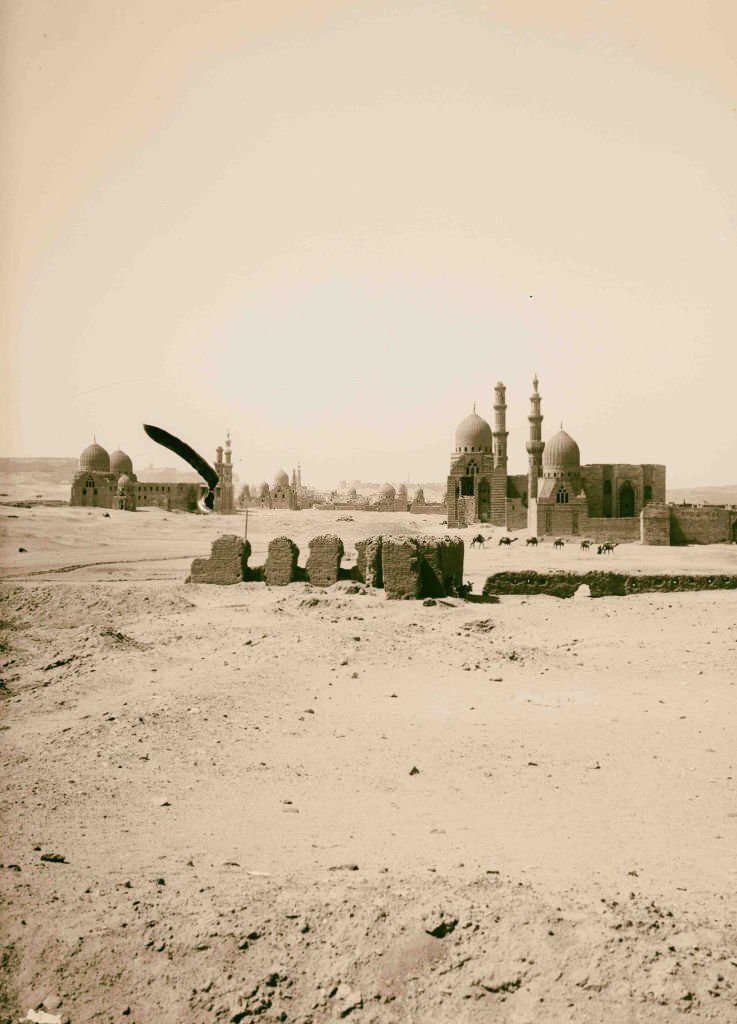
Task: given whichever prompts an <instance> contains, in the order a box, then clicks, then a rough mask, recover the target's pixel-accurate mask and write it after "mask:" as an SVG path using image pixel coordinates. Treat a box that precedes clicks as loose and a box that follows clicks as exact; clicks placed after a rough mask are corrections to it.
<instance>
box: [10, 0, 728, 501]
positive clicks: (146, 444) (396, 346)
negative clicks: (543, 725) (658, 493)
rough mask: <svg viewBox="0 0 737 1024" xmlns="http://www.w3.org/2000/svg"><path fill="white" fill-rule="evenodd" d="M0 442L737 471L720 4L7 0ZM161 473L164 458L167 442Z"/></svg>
mask: <svg viewBox="0 0 737 1024" xmlns="http://www.w3.org/2000/svg"><path fill="white" fill-rule="evenodd" d="M0 12H1V14H0V17H1V20H2V24H0V38H1V39H2V43H0V45H1V46H2V48H3V52H2V54H1V55H0V56H1V57H2V61H1V64H2V72H1V73H2V80H1V81H0V115H1V118H2V139H3V142H2V146H1V147H0V331H1V333H0V337H1V338H2V370H3V379H4V380H5V381H6V388H5V397H4V399H3V402H2V418H1V420H0V430H1V432H2V446H1V450H2V452H3V453H4V454H8V455H73V456H76V455H78V454H79V452H80V451H81V450H82V448H83V447H84V446H85V445H86V444H87V443H88V442H89V441H90V439H91V435H92V432H93V431H94V432H95V433H96V435H97V439H98V441H99V442H100V443H102V444H103V445H105V446H106V447H107V448H108V450H112V449H113V448H115V447H117V446H118V445H120V446H122V447H123V448H124V449H125V450H126V451H127V452H129V454H131V456H132V457H133V460H134V463H135V464H136V465H137V466H138V467H139V468H140V467H142V466H143V465H145V464H146V463H148V462H150V461H153V462H155V463H157V464H159V465H161V464H172V461H173V460H172V459H171V458H167V456H166V454H165V453H163V452H162V451H161V450H160V449H158V448H157V446H155V445H154V444H153V443H152V442H150V441H149V440H148V439H147V438H146V437H145V435H144V434H143V431H142V430H141V423H142V422H144V421H146V422H153V423H156V424H159V425H161V426H164V427H166V428H167V429H169V430H173V431H175V432H179V433H181V435H182V436H184V437H185V438H186V439H187V440H188V441H190V442H191V443H192V444H193V445H194V446H195V447H197V448H198V449H200V450H201V451H202V453H203V454H205V455H207V456H212V455H213V452H214V447H215V445H216V444H218V443H220V442H221V441H222V439H223V437H224V435H225V431H226V429H227V428H230V430H231V432H232V436H233V446H234V460H235V462H236V471H237V473H238V474H239V476H240V477H241V478H242V479H244V480H248V481H256V480H258V479H261V478H267V479H271V477H272V476H273V475H274V472H275V471H276V470H277V469H278V468H279V467H281V466H284V467H285V468H286V469H287V470H289V469H291V467H292V465H294V464H295V463H296V462H297V461H298V460H301V462H302V465H303V476H304V478H305V479H306V481H307V482H311V483H315V484H318V485H329V484H332V483H334V482H336V481H337V480H338V479H340V478H351V477H361V478H364V479H374V480H383V479H387V480H391V481H393V482H395V483H396V482H398V481H400V480H402V479H407V478H408V477H409V478H410V479H411V480H412V481H416V480H421V479H425V480H428V479H432V480H441V479H443V478H444V477H445V475H446V473H447V469H448V456H449V453H450V451H451V449H452V444H453V433H454V429H455V426H456V424H457V422H458V421H459V420H460V419H462V418H463V417H464V416H465V415H466V414H467V413H468V412H469V411H470V409H471V405H472V402H473V401H474V400H475V401H476V402H477V403H478V411H479V412H480V413H481V414H482V415H484V416H486V417H487V418H491V403H492V389H493V385H494V383H495V382H496V381H497V380H499V379H501V380H503V381H505V383H506V384H507V387H508V403H509V413H508V429H509V430H510V438H509V448H510V469H511V470H512V471H515V472H523V471H524V470H525V468H526V455H525V450H524V442H525V439H526V436H527V420H526V417H527V414H528V411H529V403H528V396H529V393H530V380H531V378H532V375H533V373H534V372H535V371H537V373H538V374H539V377H540V389H541V392H542V395H543V413H544V415H545V421H544V424H543V436H544V437H550V436H551V434H552V433H554V432H555V430H557V429H558V426H559V423H560V421H561V420H563V421H564V425H565V427H566V429H567V430H568V431H569V432H570V433H571V434H572V435H573V436H574V437H575V438H576V440H577V441H578V442H579V445H580V447H581V454H582V458H583V460H584V461H585V462H611V461H615V462H616V461H619V462H664V463H665V464H666V465H667V467H668V483H669V484H670V485H671V486H679V485H696V484H720V483H721V484H726V483H735V482H737V425H736V424H737V416H736V415H735V411H734V406H735V389H736V388H737V379H736V378H737V372H736V371H737V344H736V335H737V332H736V330H735V328H736V323H737V317H736V307H737V232H736V231H735V228H736V226H737V3H735V0H724V2H722V0H714V2H711V0H616V2H615V0H611V2H605V0H555V2H551V0H534V2H533V0H527V2H524V0H486V2H484V0H475V2H474V0H435V2H434V0H417V2H409V0H394V2H350V0H343V2H334V0H285V2H277V0H274V2H264V0H254V2H251V0H227V2H225V0H221V2H216V0H3V2H2V4H1V5H0ZM174 461H175V460H174Z"/></svg>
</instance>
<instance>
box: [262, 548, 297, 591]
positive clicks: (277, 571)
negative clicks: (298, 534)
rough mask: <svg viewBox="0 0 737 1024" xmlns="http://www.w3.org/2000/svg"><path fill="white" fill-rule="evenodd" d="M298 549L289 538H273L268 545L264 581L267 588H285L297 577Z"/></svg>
mask: <svg viewBox="0 0 737 1024" xmlns="http://www.w3.org/2000/svg"><path fill="white" fill-rule="evenodd" d="M298 558H299V548H298V547H297V545H296V544H295V543H294V541H293V540H290V539H289V537H275V538H274V539H273V540H272V541H271V543H270V544H269V549H268V551H267V554H266V564H265V565H264V580H265V582H266V585H267V586H269V587H285V586H287V584H289V583H293V582H294V581H295V580H296V579H297V576H298V573H297V559H298Z"/></svg>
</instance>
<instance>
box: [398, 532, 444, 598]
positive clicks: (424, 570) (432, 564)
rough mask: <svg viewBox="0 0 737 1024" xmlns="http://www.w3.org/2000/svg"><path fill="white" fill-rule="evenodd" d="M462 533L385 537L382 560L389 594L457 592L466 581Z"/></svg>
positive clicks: (441, 594)
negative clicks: (438, 535) (464, 578)
mask: <svg viewBox="0 0 737 1024" xmlns="http://www.w3.org/2000/svg"><path fill="white" fill-rule="evenodd" d="M463 552H464V547H463V541H462V540H461V539H460V537H384V538H383V541H382V550H381V562H382V573H383V577H384V590H385V591H386V596H387V597H389V598H393V599H401V598H415V599H416V598H420V597H444V596H446V595H455V594H457V593H458V592H459V588H460V587H461V584H462V583H463Z"/></svg>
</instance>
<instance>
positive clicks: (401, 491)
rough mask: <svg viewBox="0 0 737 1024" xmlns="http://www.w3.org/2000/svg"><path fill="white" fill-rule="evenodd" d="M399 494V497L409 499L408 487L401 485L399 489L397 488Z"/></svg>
mask: <svg viewBox="0 0 737 1024" xmlns="http://www.w3.org/2000/svg"><path fill="white" fill-rule="evenodd" d="M397 494H398V495H399V497H400V498H406V497H407V485H406V484H400V485H399V487H398V488H397Z"/></svg>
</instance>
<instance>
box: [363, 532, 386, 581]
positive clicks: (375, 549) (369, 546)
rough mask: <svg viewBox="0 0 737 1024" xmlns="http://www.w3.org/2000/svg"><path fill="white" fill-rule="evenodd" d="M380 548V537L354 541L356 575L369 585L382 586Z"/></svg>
mask: <svg viewBox="0 0 737 1024" xmlns="http://www.w3.org/2000/svg"><path fill="white" fill-rule="evenodd" d="M381 549H382V539H381V537H366V538H365V539H364V540H357V541H356V575H357V576H358V578H359V580H361V581H362V582H363V583H365V584H366V585H367V586H369V587H383V586H384V576H383V574H382V567H381Z"/></svg>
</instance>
